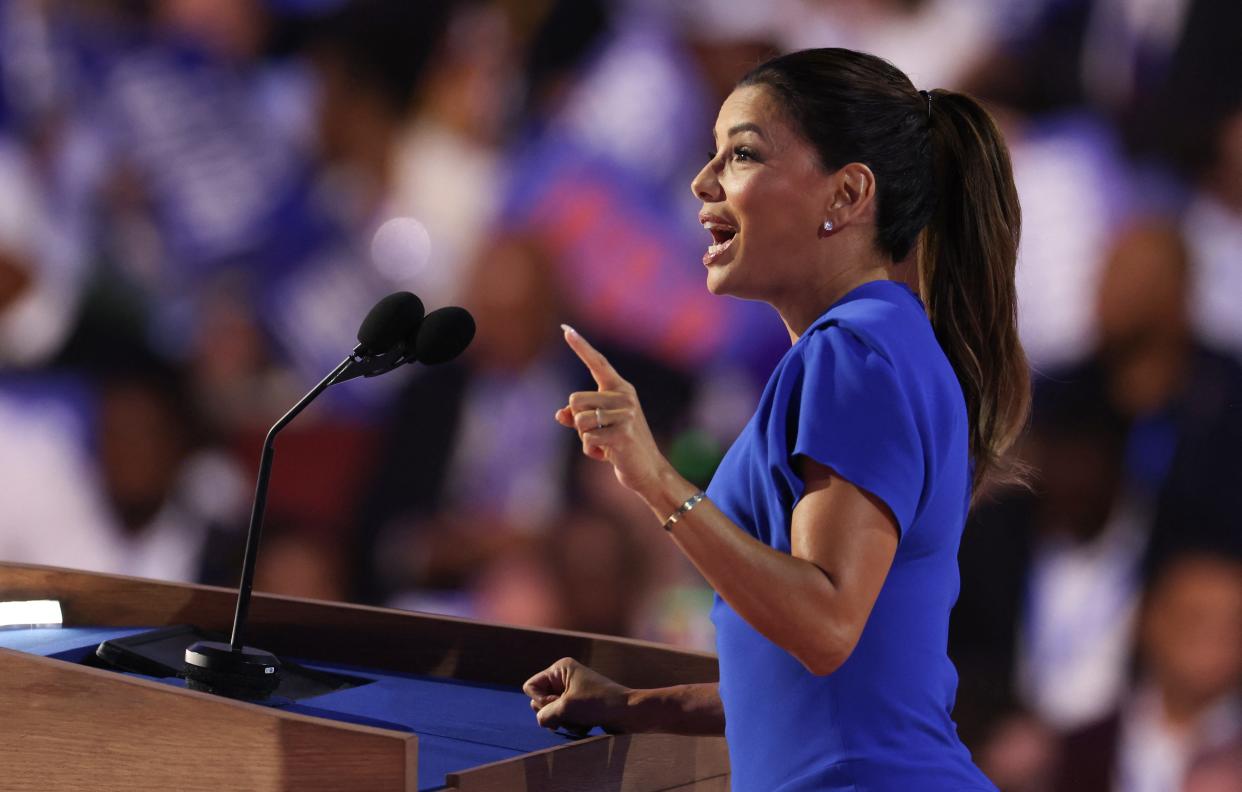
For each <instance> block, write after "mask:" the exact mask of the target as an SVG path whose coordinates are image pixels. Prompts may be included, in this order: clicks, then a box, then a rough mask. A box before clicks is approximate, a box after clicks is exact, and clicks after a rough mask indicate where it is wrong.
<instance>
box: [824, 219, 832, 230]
mask: <svg viewBox="0 0 1242 792" xmlns="http://www.w3.org/2000/svg"><path fill="white" fill-rule="evenodd" d="M824 230H825V231H831V230H832V221H831V220H825V221H824Z"/></svg>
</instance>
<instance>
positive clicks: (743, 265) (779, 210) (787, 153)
mask: <svg viewBox="0 0 1242 792" xmlns="http://www.w3.org/2000/svg"><path fill="white" fill-rule="evenodd" d="M713 137H714V140H715V149H716V152H715V154H714V156H712V158H711V160H710V161H709V162H708V163H707V164H706V165H704V166H703V169H702V170H701V171H699V174H698V175H697V176H695V178H694V181H693V182H691V184H690V188H691V190H693V191H694V194H695V196H696V197H698V198H699V199H700V200H701V201H702V202H703V209H702V211H701V212H700V214H699V222H700V223H702V224H703V226H704V227H705V228H706V229H708V230H709V231H710V232H711V234H712V244H711V245H710V246H709V247H708V249H707V252H706V253H705V254H704V255H703V264H704V266H706V267H707V287H708V289H709V290H710V291H711V292H712V293H713V294H729V295H733V296H735V297H743V298H746V299H752V300H763V301H765V302H770V303H773V304H778V303H780V302H782V301H784V300H787V299H788V298H789V295H791V294H796V293H797V291H798V290H799V289H805V288H806V285H807V284H808V283H809V282H810V279H811V277H812V275H813V272H812V271H813V270H814V269H815V268H817V267H819V266H821V264H822V262H821V258H822V257H823V247H824V246H823V244H822V243H823V239H822V226H823V223H824V219H825V211H826V209H827V206H828V198H829V195H830V192H829V190H830V174H828V173H827V172H826V171H825V170H824V169H823V168H822V167H821V166H820V164H819V158H818V156H817V155H816V152H815V150H814V149H813V148H812V147H811V144H810V143H808V142H807V141H806V140H804V139H803V138H802V137H801V136H800V135H799V134H798V133H797V131H796V130H795V128H794V126H793V123H792V122H791V121H790V120H789V119H787V118H786V116H785V114H784V112H783V111H782V109H781V107H780V106H779V105H778V103H777V101H776V99H775V98H774V97H773V95H772V94H771V92H770V91H769V89H767V88H765V87H762V86H745V87H742V88H738V89H737V90H735V91H734V92H733V93H732V94H730V95H729V97H728V98H727V99H726V100H725V102H724V104H723V105H722V106H721V108H720V115H719V117H718V118H717V120H716V128H715V130H714V131H713Z"/></svg>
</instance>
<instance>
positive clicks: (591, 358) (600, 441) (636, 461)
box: [556, 325, 671, 495]
mask: <svg viewBox="0 0 1242 792" xmlns="http://www.w3.org/2000/svg"><path fill="white" fill-rule="evenodd" d="M561 327H562V328H563V329H564V331H565V342H566V343H567V344H569V348H570V349H572V350H573V351H574V354H576V355H577V356H578V358H579V359H580V360H581V361H582V362H583V364H585V365H586V367H587V370H588V371H590V372H591V377H592V378H593V379H594V380H595V385H596V386H597V387H598V390H594V391H580V392H578V393H573V394H570V396H569V404H568V405H566V406H565V407H562V408H561V409H559V410H557V411H556V420H557V421H559V422H560V423H561V424H563V425H565V426H568V427H571V428H573V429H575V430H576V431H577V432H578V436H579V437H580V438H581V439H582V453H584V454H586V455H587V456H589V457H590V458H591V459H597V460H601V461H605V462H609V463H611V464H612V467H613V471H614V472H615V473H616V476H617V480H618V481H620V482H621V483H622V484H623V485H624V486H626V487H628V488H629V489H631V490H633V491H634V492H637V493H639V494H640V495H642V494H644V492H645V491H646V490H647V489H649V488H651V487H652V486H654V485H655V484H656V482H657V481H658V479H659V477H660V475H661V473H663V472H664V471H666V470H669V469H670V467H671V466H670V465H669V463H668V460H666V459H665V458H664V455H663V454H661V453H660V449H659V448H657V447H656V443H655V439H654V438H653V437H652V436H651V429H650V428H649V427H648V426H647V419H646V417H645V416H644V415H643V411H642V407H641V406H640V405H639V403H638V393H637V392H636V391H635V390H634V386H633V385H631V384H630V383H628V382H626V381H625V380H624V379H623V378H622V377H621V375H620V374H618V373H617V370H616V369H614V368H613V367H612V364H611V363H609V362H608V359H607V358H605V357H604V356H603V355H602V354H600V352H599V350H597V349H596V348H595V347H593V346H591V345H590V344H589V343H588V342H587V340H586V339H585V338H583V337H582V335H581V334H579V333H578V331H577V330H574V329H573V328H572V327H569V326H568V325H561Z"/></svg>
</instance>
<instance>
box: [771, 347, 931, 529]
mask: <svg viewBox="0 0 1242 792" xmlns="http://www.w3.org/2000/svg"><path fill="white" fill-rule="evenodd" d="M802 356H803V376H802V381H801V386H800V392H799V396H798V403H797V408H796V409H797V415H796V416H792V415H791V416H790V418H791V424H793V427H792V429H793V431H794V432H795V437H794V441H793V443H792V448H793V450H792V453H791V459H792V457H793V456H796V455H799V454H801V455H804V456H807V457H810V458H811V459H813V460H815V461H816V462H818V463H820V464H821V465H824V466H826V467H829V468H831V469H832V470H834V471H836V473H837V474H838V475H839V476H841V477H842V478H844V479H846V480H848V481H849V482H850V483H852V484H854V485H855V486H856V487H859V488H861V489H864V490H866V491H867V492H869V493H871V494H872V495H874V496H876V497H877V498H879V499H880V500H882V501H884V503H885V504H886V505H887V506H888V508H889V509H890V510H891V511H892V513H893V516H894V517H895V518H896V520H897V525H898V528H899V530H900V531H901V535H902V537H904V536H905V534H906V530H907V529H908V528H909V527H910V524H911V523H912V522H913V521H914V515H915V511H916V509H917V507H918V503H919V499H920V497H921V494H922V491H923V479H924V472H925V471H924V466H925V463H924V458H925V457H924V453H923V444H922V440H921V439H920V433H919V431H918V426H917V423H916V421H915V417H914V414H913V412H912V410H911V408H910V401H909V398H908V395H907V394H906V393H905V392H904V391H903V389H902V386H901V382H900V380H899V379H898V377H897V372H896V371H894V369H893V365H892V364H891V363H890V362H889V361H888V360H887V359H885V358H884V357H883V356H882V355H880V354H879V353H878V352H877V351H876V350H874V349H872V348H871V347H869V346H868V345H866V344H865V343H864V342H863V341H862V340H861V339H860V338H859V337H858V336H856V335H855V334H854V333H852V332H850V331H849V330H847V329H845V328H842V327H840V326H839V325H829V326H828V327H825V328H822V329H820V330H817V331H813V335H812V336H811V337H809V338H807V339H806V343H805V344H804V346H803V350H802Z"/></svg>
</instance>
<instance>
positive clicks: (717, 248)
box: [707, 237, 733, 256]
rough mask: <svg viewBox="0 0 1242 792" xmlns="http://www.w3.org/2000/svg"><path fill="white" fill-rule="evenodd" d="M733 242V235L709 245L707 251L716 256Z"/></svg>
mask: <svg viewBox="0 0 1242 792" xmlns="http://www.w3.org/2000/svg"><path fill="white" fill-rule="evenodd" d="M731 244H733V237H729V238H728V239H726V240H725V241H723V242H716V243H714V244H711V245H708V246H707V252H708V253H710V254H711V255H713V256H714V255H716V254H717V253H722V252H724V249H725V248H727V247H728V246H729V245H731Z"/></svg>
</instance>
